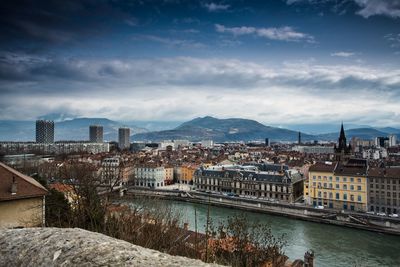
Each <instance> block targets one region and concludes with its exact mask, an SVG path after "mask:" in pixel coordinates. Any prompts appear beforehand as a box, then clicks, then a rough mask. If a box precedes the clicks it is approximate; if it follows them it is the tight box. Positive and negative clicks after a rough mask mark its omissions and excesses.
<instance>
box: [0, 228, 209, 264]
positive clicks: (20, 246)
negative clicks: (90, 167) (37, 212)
mask: <svg viewBox="0 0 400 267" xmlns="http://www.w3.org/2000/svg"><path fill="white" fill-rule="evenodd" d="M0 265H1V266H46V267H47V266H140V267H146V266H155V267H157V266H163V267H165V266H177V267H178V266H179V267H181V266H199V267H202V266H217V265H211V264H206V263H204V262H202V261H199V260H193V259H188V258H184V257H178V256H171V255H168V254H165V253H161V252H159V251H155V250H151V249H146V248H143V247H139V246H135V245H132V244H130V243H128V242H125V241H122V240H119V239H115V238H111V237H109V236H106V235H103V234H99V233H93V232H89V231H86V230H82V229H79V228H73V229H71V228H25V229H5V230H0Z"/></svg>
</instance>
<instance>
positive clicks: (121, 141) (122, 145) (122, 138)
mask: <svg viewBox="0 0 400 267" xmlns="http://www.w3.org/2000/svg"><path fill="white" fill-rule="evenodd" d="M130 133H131V129H129V128H119V129H118V147H119V149H121V150H123V149H129V146H130V140H129V138H130Z"/></svg>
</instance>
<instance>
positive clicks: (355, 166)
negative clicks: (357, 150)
mask: <svg viewBox="0 0 400 267" xmlns="http://www.w3.org/2000/svg"><path fill="white" fill-rule="evenodd" d="M367 169H368V165H367V163H366V161H365V160H358V159H350V160H349V161H348V162H346V163H342V162H326V163H317V164H315V165H313V166H311V167H310V169H309V176H308V181H306V182H305V183H304V199H305V201H306V203H307V204H309V205H313V206H314V207H317V206H319V207H322V206H323V207H324V208H332V209H338V210H350V211H367V202H368V199H367Z"/></svg>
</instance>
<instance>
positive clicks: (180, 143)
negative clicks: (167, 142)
mask: <svg viewBox="0 0 400 267" xmlns="http://www.w3.org/2000/svg"><path fill="white" fill-rule="evenodd" d="M189 144H190V142H189V140H174V147H175V149H177V148H178V147H185V146H189Z"/></svg>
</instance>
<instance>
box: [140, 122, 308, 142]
mask: <svg viewBox="0 0 400 267" xmlns="http://www.w3.org/2000/svg"><path fill="white" fill-rule="evenodd" d="M267 137H268V138H269V139H270V140H275V141H277V140H279V141H295V140H297V137H298V132H296V131H291V130H287V129H282V128H276V127H270V126H265V125H263V124H261V123H259V122H257V121H254V120H248V119H239V118H234V119H217V118H213V117H210V116H207V117H203V118H196V119H193V120H191V121H188V122H185V123H182V124H181V125H180V126H178V127H176V128H175V129H173V130H167V131H157V132H148V133H143V134H136V135H134V136H133V140H152V141H161V140H174V139H188V140H191V141H200V140H204V139H212V140H214V141H217V142H224V141H252V140H264V139H265V138H267ZM302 139H303V140H313V139H314V136H312V135H307V134H302Z"/></svg>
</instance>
